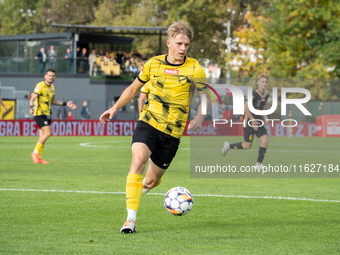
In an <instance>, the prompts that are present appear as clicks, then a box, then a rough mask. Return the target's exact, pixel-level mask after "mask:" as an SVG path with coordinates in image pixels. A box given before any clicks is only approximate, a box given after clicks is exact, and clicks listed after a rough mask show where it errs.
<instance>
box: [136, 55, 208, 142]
mask: <svg viewBox="0 0 340 255" xmlns="http://www.w3.org/2000/svg"><path fill="white" fill-rule="evenodd" d="M138 79H139V81H141V82H143V83H146V82H148V81H150V85H151V86H150V92H149V95H148V104H145V105H144V107H143V110H142V112H141V114H140V117H139V120H141V121H144V122H146V123H148V124H149V125H151V126H152V127H154V128H156V129H157V130H159V131H161V132H164V133H166V134H169V135H171V136H173V137H175V138H181V136H182V134H183V131H184V128H185V125H186V121H187V118H188V114H189V108H190V100H191V98H192V95H193V93H194V88H195V87H196V88H197V89H199V90H200V89H205V88H206V86H205V84H206V82H207V81H206V76H205V71H204V69H203V68H202V67H201V66H200V65H199V63H198V61H197V60H195V59H193V58H189V57H185V60H184V63H183V64H180V65H174V64H170V63H169V62H168V61H167V55H161V56H156V57H153V58H152V59H150V60H149V61H148V62H147V63H146V64H145V65H144V67H143V70H142V71H141V72H140V74H139V76H138Z"/></svg>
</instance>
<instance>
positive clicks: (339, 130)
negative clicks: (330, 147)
mask: <svg viewBox="0 0 340 255" xmlns="http://www.w3.org/2000/svg"><path fill="white" fill-rule="evenodd" d="M316 126H317V127H316V129H317V135H318V136H323V137H340V115H321V116H319V117H316Z"/></svg>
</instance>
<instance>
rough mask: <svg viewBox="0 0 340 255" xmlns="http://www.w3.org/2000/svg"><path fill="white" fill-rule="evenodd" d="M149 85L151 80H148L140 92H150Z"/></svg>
mask: <svg viewBox="0 0 340 255" xmlns="http://www.w3.org/2000/svg"><path fill="white" fill-rule="evenodd" d="M150 85H151V82H150V81H148V82H147V83H146V84H145V85H144V86H143V87H142V88H141V90H140V92H142V93H145V94H149V92H150Z"/></svg>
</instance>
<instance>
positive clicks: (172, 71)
mask: <svg viewBox="0 0 340 255" xmlns="http://www.w3.org/2000/svg"><path fill="white" fill-rule="evenodd" d="M164 73H166V74H179V70H174V69H168V68H165V69H164Z"/></svg>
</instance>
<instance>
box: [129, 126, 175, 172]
mask: <svg viewBox="0 0 340 255" xmlns="http://www.w3.org/2000/svg"><path fill="white" fill-rule="evenodd" d="M179 142H180V139H178V138H175V137H173V136H171V135H168V134H165V133H163V132H161V131H159V130H157V129H155V128H154V127H152V126H150V125H149V124H147V123H145V122H143V121H138V122H137V126H136V128H135V131H134V132H133V137H132V143H144V144H146V145H147V146H148V147H149V149H150V151H151V156H150V158H151V160H152V161H153V163H155V165H156V166H158V167H160V168H162V169H167V168H168V167H169V165H170V163H171V161H172V159H173V158H174V157H175V155H176V152H177V150H178V146H179Z"/></svg>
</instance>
